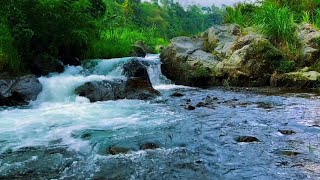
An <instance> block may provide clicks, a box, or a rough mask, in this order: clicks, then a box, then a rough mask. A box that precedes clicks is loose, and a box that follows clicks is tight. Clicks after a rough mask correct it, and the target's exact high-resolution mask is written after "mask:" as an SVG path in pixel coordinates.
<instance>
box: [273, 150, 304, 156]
mask: <svg viewBox="0 0 320 180" xmlns="http://www.w3.org/2000/svg"><path fill="white" fill-rule="evenodd" d="M276 154H279V155H283V156H291V157H292V156H298V155H299V154H301V153H300V152H296V151H277V152H276Z"/></svg>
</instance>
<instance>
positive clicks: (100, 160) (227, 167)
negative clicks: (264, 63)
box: [0, 55, 320, 180]
mask: <svg viewBox="0 0 320 180" xmlns="http://www.w3.org/2000/svg"><path fill="white" fill-rule="evenodd" d="M128 60H129V58H120V59H111V60H91V61H88V62H86V63H84V66H83V67H80V66H79V67H72V66H71V67H66V69H65V72H64V73H62V74H52V75H50V76H48V77H41V78H39V80H40V82H41V83H42V85H43V91H42V93H41V94H40V95H39V96H38V99H37V100H36V101H34V102H31V103H30V105H29V106H25V107H16V108H2V109H1V110H0V179H108V180H109V179H147V180H148V179H150V180H151V179H157V180H158V179H166V180H167V179H199V180H206V179H259V180H263V179H266V180H269V179H320V158H319V157H320V96H318V95H317V94H316V93H313V92H302V93H293V92H278V93H266V92H265V91H259V90H251V89H240V90H237V89H233V90H228V89H223V88H213V89H199V88H191V87H185V86H177V85H173V84H172V83H170V81H168V80H167V79H166V78H165V77H164V76H162V75H161V70H160V60H159V58H158V56H155V55H150V56H149V57H147V58H146V59H145V61H148V62H149V67H148V73H149V76H150V79H151V82H152V84H153V86H154V88H155V89H157V90H159V91H160V92H161V96H160V97H158V98H156V99H154V100H151V101H141V100H118V101H107V102H96V103H90V102H89V100H88V99H86V98H83V97H78V96H76V95H75V94H74V89H75V88H76V87H78V86H79V85H82V84H83V83H85V82H88V81H93V80H105V79H113V78H125V77H122V75H121V71H122V69H121V67H122V65H123V64H124V63H125V62H127V61H128ZM174 92H179V93H182V94H183V95H184V96H182V97H172V96H171V95H172V94H173V93H174ZM205 98H207V99H209V100H210V101H211V102H212V103H211V104H210V105H208V106H207V107H197V108H196V109H195V110H193V111H190V110H187V109H185V108H184V106H185V104H186V103H187V102H191V103H192V104H193V105H194V106H195V105H196V104H197V103H198V102H201V101H203V99H205ZM279 130H287V132H292V133H289V134H286V133H283V131H282V133H281V131H279ZM288 130H290V131H288ZM239 136H253V137H256V138H257V139H259V141H257V142H250V143H247V142H237V141H236V140H237V138H238V137H239ZM146 143H149V144H150V143H152V144H155V145H156V146H158V147H159V148H157V149H150V150H140V149H141V145H143V144H146ZM112 147H118V148H125V149H128V150H129V152H128V153H126V154H117V155H111V154H110V151H109V150H110V148H112Z"/></svg>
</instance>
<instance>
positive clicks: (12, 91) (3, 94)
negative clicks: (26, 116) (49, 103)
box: [0, 75, 42, 106]
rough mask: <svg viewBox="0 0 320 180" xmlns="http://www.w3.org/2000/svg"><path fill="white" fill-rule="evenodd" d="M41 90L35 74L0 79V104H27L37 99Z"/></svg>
mask: <svg viewBox="0 0 320 180" xmlns="http://www.w3.org/2000/svg"><path fill="white" fill-rule="evenodd" d="M41 91H42V85H41V83H40V82H39V80H38V79H37V78H36V76H35V75H26V76H22V77H18V78H13V79H12V78H5V79H1V80H0V105H1V106H18V105H27V104H28V103H29V102H30V101H34V100H36V99H37V96H38V95H39V94H40V92H41Z"/></svg>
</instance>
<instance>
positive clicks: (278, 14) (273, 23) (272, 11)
mask: <svg viewBox="0 0 320 180" xmlns="http://www.w3.org/2000/svg"><path fill="white" fill-rule="evenodd" d="M254 23H255V25H256V26H257V27H258V29H259V30H260V31H261V32H262V33H263V34H265V35H266V36H267V37H268V38H269V39H270V40H271V41H272V42H274V43H276V44H278V43H289V44H292V43H296V42H297V25H296V23H295V19H294V14H293V13H292V12H291V11H290V9H289V8H288V7H278V6H277V5H276V4H274V3H268V4H264V5H263V6H261V7H260V8H259V9H258V10H257V12H256V13H255V17H254Z"/></svg>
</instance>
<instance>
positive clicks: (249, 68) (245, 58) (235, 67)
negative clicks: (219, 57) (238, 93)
mask: <svg viewBox="0 0 320 180" xmlns="http://www.w3.org/2000/svg"><path fill="white" fill-rule="evenodd" d="M248 36H249V37H248ZM248 36H245V37H242V38H240V39H239V40H238V41H237V43H235V44H234V47H236V48H239V49H237V50H235V52H234V53H233V54H232V55H231V57H230V58H227V59H225V60H223V61H222V62H220V63H219V64H218V65H217V66H216V69H215V72H216V76H217V77H220V78H226V79H227V80H228V82H229V83H230V84H231V85H236V86H267V85H269V79H270V77H271V74H272V73H273V71H274V68H273V63H272V62H275V61H280V60H281V59H282V53H281V52H280V51H279V50H278V49H276V48H275V47H274V46H273V45H272V44H271V43H270V42H269V41H268V40H267V39H265V38H263V37H257V36H252V35H248ZM236 48H235V49H236Z"/></svg>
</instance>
